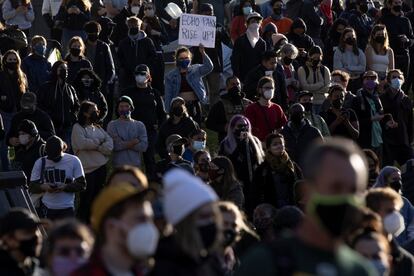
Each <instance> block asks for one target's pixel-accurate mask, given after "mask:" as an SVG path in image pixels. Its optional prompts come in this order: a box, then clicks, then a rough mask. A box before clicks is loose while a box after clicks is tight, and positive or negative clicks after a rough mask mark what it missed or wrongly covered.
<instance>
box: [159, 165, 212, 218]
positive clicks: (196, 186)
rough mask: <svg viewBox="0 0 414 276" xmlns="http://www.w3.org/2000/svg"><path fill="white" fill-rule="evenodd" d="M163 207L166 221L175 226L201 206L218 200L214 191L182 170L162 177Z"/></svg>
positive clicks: (173, 170) (170, 172) (174, 170)
mask: <svg viewBox="0 0 414 276" xmlns="http://www.w3.org/2000/svg"><path fill="white" fill-rule="evenodd" d="M163 182H164V198H163V207H164V215H165V218H166V220H167V221H168V222H169V223H171V224H172V225H176V224H178V223H179V222H181V221H182V220H183V219H185V218H186V217H187V216H188V215H190V214H191V213H192V212H194V211H195V210H197V209H198V208H199V207H201V206H202V205H204V204H206V203H209V202H214V201H217V200H218V197H217V195H216V193H215V192H214V190H213V189H212V188H211V187H210V186H208V185H207V184H205V183H204V182H203V181H202V180H201V179H200V178H199V177H196V176H193V175H191V174H190V173H189V172H187V171H185V170H183V169H178V168H177V169H172V170H170V171H168V172H167V173H166V174H165V175H164V179H163Z"/></svg>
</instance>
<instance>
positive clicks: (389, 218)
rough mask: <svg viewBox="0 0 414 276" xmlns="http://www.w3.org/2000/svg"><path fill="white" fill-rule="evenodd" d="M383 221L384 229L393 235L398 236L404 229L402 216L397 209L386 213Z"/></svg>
mask: <svg viewBox="0 0 414 276" xmlns="http://www.w3.org/2000/svg"><path fill="white" fill-rule="evenodd" d="M383 223H384V229H385V231H386V232H387V233H388V234H392V235H393V236H394V237H398V236H399V235H400V234H401V233H402V232H404V230H405V224H404V218H403V216H402V215H401V214H400V212H398V211H394V212H392V213H390V214H388V215H386V216H385V217H384V219H383Z"/></svg>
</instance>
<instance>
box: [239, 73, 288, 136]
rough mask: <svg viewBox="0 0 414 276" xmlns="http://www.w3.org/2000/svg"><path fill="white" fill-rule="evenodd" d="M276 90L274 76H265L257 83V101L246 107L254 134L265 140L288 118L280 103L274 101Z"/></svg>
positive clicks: (281, 126)
mask: <svg viewBox="0 0 414 276" xmlns="http://www.w3.org/2000/svg"><path fill="white" fill-rule="evenodd" d="M274 91H275V82H274V80H273V78H271V77H268V76H265V77H262V78H261V79H260V80H259V82H258V83H257V94H258V96H259V99H258V101H257V102H255V103H252V104H250V105H249V106H248V107H247V108H246V112H245V114H246V117H247V119H249V121H250V124H251V127H252V133H253V135H254V136H256V137H257V138H259V139H260V141H264V140H265V138H266V136H267V135H268V134H270V133H272V132H274V131H278V130H280V129H281V128H283V126H284V125H285V124H286V123H287V118H286V115H285V113H284V112H283V109H282V107H281V106H280V105H278V104H275V103H273V102H272V99H273V96H274V93H275V92H274Z"/></svg>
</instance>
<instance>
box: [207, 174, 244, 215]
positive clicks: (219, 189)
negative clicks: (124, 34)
mask: <svg viewBox="0 0 414 276" xmlns="http://www.w3.org/2000/svg"><path fill="white" fill-rule="evenodd" d="M209 185H210V186H211V187H212V188H213V189H214V191H215V192H216V194H217V196H218V197H219V198H220V200H224V201H231V202H233V203H234V204H236V205H237V207H239V208H240V210H243V206H244V194H243V185H242V184H241V183H240V182H238V181H235V182H233V183H231V184H230V185H229V186H230V187H228V190H224V184H223V183H222V182H216V181H212V182H210V183H209Z"/></svg>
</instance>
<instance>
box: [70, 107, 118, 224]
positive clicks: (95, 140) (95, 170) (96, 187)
mask: <svg viewBox="0 0 414 276" xmlns="http://www.w3.org/2000/svg"><path fill="white" fill-rule="evenodd" d="M98 121H99V111H98V107H97V106H96V104H94V103H92V102H88V101H85V102H83V103H82V104H81V106H80V109H79V116H78V122H77V123H76V124H75V125H74V126H73V131H72V148H73V152H74V153H75V155H76V156H78V157H79V159H80V160H81V162H82V165H83V169H84V170H85V178H86V181H87V183H88V186H87V188H86V190H85V191H84V192H82V193H81V195H80V206H79V217H80V219H81V220H82V221H84V222H89V218H90V206H91V202H92V201H93V200H94V198H95V197H96V196H97V195H98V193H99V192H100V190H101V188H102V185H103V184H104V183H105V180H106V172H107V170H106V163H107V162H108V160H109V156H110V155H111V153H112V150H113V148H114V144H113V140H112V138H111V136H109V134H108V133H106V131H105V130H104V129H102V128H101V127H100V126H99V125H98Z"/></svg>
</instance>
